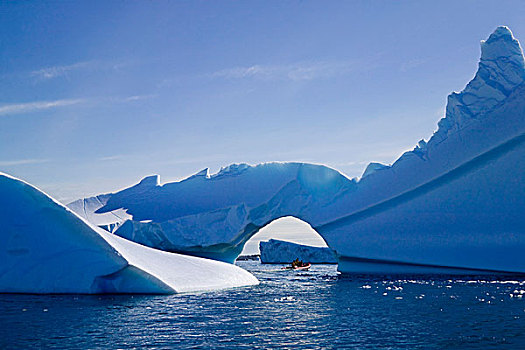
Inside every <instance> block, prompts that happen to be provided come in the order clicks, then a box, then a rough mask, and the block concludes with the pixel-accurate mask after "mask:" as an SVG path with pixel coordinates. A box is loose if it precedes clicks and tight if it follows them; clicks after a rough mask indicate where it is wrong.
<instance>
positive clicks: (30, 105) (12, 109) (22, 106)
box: [0, 99, 86, 116]
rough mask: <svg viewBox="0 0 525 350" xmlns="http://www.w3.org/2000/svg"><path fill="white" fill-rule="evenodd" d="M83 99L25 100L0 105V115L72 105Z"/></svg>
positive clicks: (81, 101)
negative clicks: (25, 101) (24, 101)
mask: <svg viewBox="0 0 525 350" xmlns="http://www.w3.org/2000/svg"><path fill="white" fill-rule="evenodd" d="M85 101H86V100H85V99H63V100H55V101H36V102H27V103H14V104H5V105H0V116H1V115H10V114H19V113H29V112H36V111H40V110H46V109H52V108H58V107H65V106H72V105H76V104H79V103H83V102H85Z"/></svg>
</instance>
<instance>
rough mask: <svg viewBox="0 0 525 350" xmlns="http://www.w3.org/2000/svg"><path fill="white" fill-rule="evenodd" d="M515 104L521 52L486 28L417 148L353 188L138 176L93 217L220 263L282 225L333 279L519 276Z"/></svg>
mask: <svg viewBox="0 0 525 350" xmlns="http://www.w3.org/2000/svg"><path fill="white" fill-rule="evenodd" d="M524 101H525V64H524V58H523V53H522V50H521V47H520V45H519V43H518V41H517V40H516V39H514V37H513V36H512V33H511V32H510V30H509V29H508V28H506V27H498V28H497V29H496V30H495V31H494V33H492V34H491V35H490V37H489V38H488V39H487V40H486V41H482V43H481V59H480V62H479V67H478V71H477V72H476V75H475V76H474V78H473V79H472V81H470V82H469V83H468V84H467V86H466V87H465V88H464V89H463V91H461V92H459V93H456V92H454V93H452V94H450V95H449V97H448V102H447V108H446V116H445V117H444V118H443V119H441V120H440V121H439V123H438V130H437V131H436V132H435V133H434V135H432V137H431V138H430V139H429V141H428V142H426V141H424V140H421V141H420V142H419V143H418V145H417V146H416V147H415V148H414V149H413V150H412V151H409V152H406V153H404V154H403V155H402V156H401V157H400V158H399V159H398V160H397V161H395V162H394V164H392V165H391V166H383V165H380V164H371V165H370V166H369V168H368V169H367V170H366V171H365V173H364V175H363V177H362V178H361V179H360V180H359V181H356V180H351V179H348V178H346V177H345V176H343V175H342V174H340V173H339V172H337V171H335V170H333V169H330V168H327V167H323V166H320V165H313V164H302V163H269V164H261V165H258V166H249V165H246V164H237V165H232V166H229V167H227V168H225V169H223V170H221V171H220V172H218V173H217V174H214V175H210V174H209V173H208V170H207V169H206V170H203V171H201V172H199V173H197V174H196V175H194V176H192V177H190V178H188V179H186V180H184V181H181V182H177V183H171V184H165V185H162V186H161V185H160V184H159V180H158V177H157V176H153V177H148V178H146V179H144V180H143V181H142V182H141V183H140V184H138V185H136V186H134V187H132V188H129V189H126V190H123V191H120V192H117V193H115V194H112V195H110V196H109V197H108V198H107V201H106V203H103V204H101V208H98V209H97V212H99V213H103V212H112V211H114V210H118V209H120V208H124V209H126V210H127V212H128V213H129V214H131V215H132V216H133V219H132V220H128V221H127V222H125V223H124V224H123V225H122V226H120V227H119V228H118V230H117V231H116V233H117V234H118V235H120V236H123V237H126V238H129V239H131V240H134V241H137V242H140V243H142V244H145V245H150V246H153V247H157V248H160V249H165V250H175V251H183V252H188V253H192V254H196V255H197V254H203V255H204V254H205V255H207V256H210V257H214V258H215V259H219V260H225V261H233V259H234V257H235V256H236V255H237V254H238V253H239V252H240V251H241V249H242V246H243V244H244V243H245V242H246V240H247V239H249V237H251V236H252V235H253V234H254V233H255V232H257V231H258V230H259V229H260V228H261V227H264V226H265V225H267V224H268V223H270V222H272V221H273V220H275V219H277V218H280V217H283V216H294V217H297V218H299V219H301V220H303V221H305V222H308V223H309V224H310V225H311V226H312V227H314V228H315V230H316V231H317V232H318V233H319V234H320V235H321V236H322V237H323V239H324V240H325V241H326V242H327V244H328V246H329V247H330V248H332V249H334V250H335V251H336V252H337V253H338V255H339V262H340V264H339V270H341V271H355V270H356V269H361V268H362V267H363V266H365V267H367V268H370V269H371V270H374V269H376V270H378V272H390V270H388V269H391V270H392V271H398V270H401V272H403V269H405V268H412V269H414V270H416V271H421V270H422V269H425V268H436V269H441V270H440V271H453V270H454V269H468V270H469V271H478V272H479V271H481V270H483V271H487V270H488V271H510V272H522V273H523V272H525V258H524V255H523V251H524V250H525V220H524V219H523V218H524V215H523V213H524V212H525V181H523V171H524V169H525V102H524ZM377 267H379V268H377ZM445 268H446V269H447V270H443V269H445Z"/></svg>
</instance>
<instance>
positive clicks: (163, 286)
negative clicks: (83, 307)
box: [0, 173, 258, 294]
mask: <svg viewBox="0 0 525 350" xmlns="http://www.w3.org/2000/svg"><path fill="white" fill-rule="evenodd" d="M0 193H1V196H0V239H1V241H2V242H3V243H2V246H1V248H0V293H86V294H94V293H154V294H165V293H180V292H191V291H202V290H212V289H221V288H230V287H240V286H246V285H253V284H257V283H258V281H257V279H256V278H255V277H254V276H252V275H251V274H250V273H248V272H247V271H244V270H243V269H241V268H239V267H237V266H234V265H231V264H226V263H223V262H219V261H213V260H208V259H203V258H197V257H192V256H184V255H180V254H173V253H167V252H162V251H160V250H156V249H152V248H148V247H144V246H142V245H139V244H137V243H134V242H130V241H127V240H125V239H123V238H120V237H118V236H115V235H113V234H111V233H109V232H107V231H104V230H102V229H100V228H97V227H95V226H92V225H91V224H89V223H88V222H86V221H84V220H83V219H81V218H80V217H79V216H77V215H76V214H75V213H73V212H72V211H70V210H69V209H67V208H66V207H64V206H63V205H61V204H60V203H58V202H56V201H55V200H54V199H52V198H51V197H49V196H47V195H46V194H45V193H43V192H41V191H40V190H38V189H37V188H35V187H33V186H31V185H29V184H27V183H25V182H23V181H21V180H18V179H16V178H13V177H11V176H8V175H5V174H2V173H0Z"/></svg>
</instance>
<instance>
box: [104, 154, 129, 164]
mask: <svg viewBox="0 0 525 350" xmlns="http://www.w3.org/2000/svg"><path fill="white" fill-rule="evenodd" d="M126 158H128V156H125V155H121V154H116V155H112V156H106V157H100V158H98V160H99V161H102V162H108V161H115V160H123V159H126Z"/></svg>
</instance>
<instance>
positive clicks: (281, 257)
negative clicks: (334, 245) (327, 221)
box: [259, 239, 337, 264]
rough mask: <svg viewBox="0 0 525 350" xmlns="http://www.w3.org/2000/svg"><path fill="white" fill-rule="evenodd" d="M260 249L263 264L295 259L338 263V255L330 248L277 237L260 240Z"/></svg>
mask: <svg viewBox="0 0 525 350" xmlns="http://www.w3.org/2000/svg"><path fill="white" fill-rule="evenodd" d="M259 251H260V252H261V263H263V264H289V263H291V262H292V261H294V260H295V259H299V260H302V261H304V262H309V263H312V264H336V263H337V257H336V255H335V253H334V251H333V250H332V249H330V248H327V247H312V246H308V245H302V244H297V243H292V242H286V241H280V240H277V239H270V240H269V241H267V242H264V241H261V242H259Z"/></svg>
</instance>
